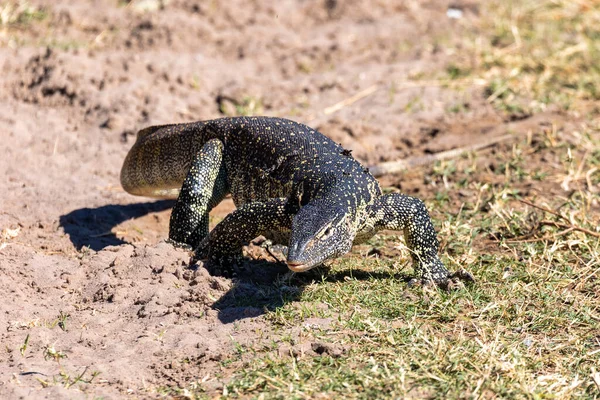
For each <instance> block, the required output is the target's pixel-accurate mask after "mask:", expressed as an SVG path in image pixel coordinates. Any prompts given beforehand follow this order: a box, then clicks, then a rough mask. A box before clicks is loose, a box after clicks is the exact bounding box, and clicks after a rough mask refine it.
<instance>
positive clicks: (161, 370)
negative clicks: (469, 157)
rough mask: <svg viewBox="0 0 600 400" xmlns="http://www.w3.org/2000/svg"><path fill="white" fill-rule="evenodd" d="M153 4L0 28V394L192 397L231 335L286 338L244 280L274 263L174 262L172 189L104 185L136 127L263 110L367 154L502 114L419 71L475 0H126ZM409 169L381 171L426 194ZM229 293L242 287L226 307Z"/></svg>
mask: <svg viewBox="0 0 600 400" xmlns="http://www.w3.org/2000/svg"><path fill="white" fill-rule="evenodd" d="M117 3H118V4H117ZM159 3H160V2H156V1H147V0H146V1H137V2H133V3H130V4H129V5H127V2H117V1H99V0H98V1H94V0H86V1H74V0H62V1H56V2H54V1H52V2H51V1H45V2H40V1H33V2H31V4H32V5H33V6H35V7H38V8H41V9H42V10H44V12H45V15H46V17H45V18H44V19H42V20H40V21H34V22H32V23H30V24H29V25H27V26H26V27H23V28H18V27H17V28H13V29H10V30H6V29H5V30H3V31H1V35H0V67H1V70H2V74H0V139H1V140H0V154H1V157H0V171H1V175H2V179H1V180H0V229H2V235H3V238H2V242H1V243H2V244H1V245H0V297H1V298H2V305H1V306H0V311H1V312H0V327H1V328H2V329H0V341H1V342H2V350H1V351H0V397H2V398H41V397H46V398H59V397H68V398H78V397H82V398H88V397H89V398H91V397H95V396H105V398H114V397H120V396H123V395H125V394H131V395H133V396H136V397H145V396H156V393H157V390H160V388H164V387H172V386H183V387H185V386H186V385H189V384H190V382H192V381H194V380H198V379H200V380H203V382H204V385H205V386H206V387H207V388H208V395H209V396H212V395H216V394H220V393H221V391H222V387H223V383H226V382H227V379H228V377H229V376H230V375H231V373H232V371H234V370H235V367H236V366H235V365H233V366H230V367H224V366H223V365H222V364H221V363H220V360H222V358H223V356H224V355H225V354H227V353H228V352H231V351H234V346H235V343H236V342H237V343H243V344H250V345H253V346H254V345H255V346H260V345H261V343H266V342H270V343H273V342H274V343H278V340H279V339H278V338H279V337H280V336H281V335H289V334H292V335H295V334H297V331H295V330H294V328H289V329H288V328H281V329H279V330H278V331H277V332H275V331H273V328H272V325H271V324H270V323H268V321H265V318H264V310H263V305H264V302H263V304H261V301H260V296H258V297H257V295H256V294H252V293H253V292H256V291H257V289H258V288H259V285H261V284H262V285H263V286H260V288H262V289H264V288H265V287H267V288H268V284H269V282H272V281H275V280H278V279H283V278H282V276H283V275H284V273H285V268H281V266H277V265H273V264H269V265H267V264H264V263H263V264H264V265H263V264H260V265H261V267H260V268H254V269H252V270H250V269H249V270H248V271H247V273H246V274H242V275H243V276H240V277H238V278H235V279H233V280H232V279H228V278H223V277H219V276H211V275H210V274H209V273H208V272H207V271H206V270H205V269H204V268H202V266H199V267H197V268H192V269H189V268H188V260H189V255H188V254H187V253H186V252H184V251H181V250H177V249H175V248H173V247H172V246H170V245H168V244H166V243H164V239H165V237H166V235H167V231H168V220H169V212H170V211H169V207H170V206H171V205H172V203H170V202H165V201H163V202H155V201H152V200H149V199H143V198H135V197H133V196H130V195H128V194H127V193H125V192H124V191H123V190H122V189H121V188H120V185H119V170H120V167H121V163H122V161H123V158H124V156H125V154H126V153H127V151H128V149H129V148H130V147H131V145H132V143H133V140H134V135H135V132H136V131H137V130H138V129H141V128H143V127H145V126H148V125H151V124H161V123H171V122H181V121H192V120H202V119H210V118H216V117H220V116H223V115H224V114H234V113H237V112H254V113H256V114H266V115H275V116H281V117H287V118H292V119H295V120H297V121H300V122H304V123H307V124H310V125H311V126H314V127H317V128H319V130H321V131H322V132H323V133H325V134H327V135H329V136H330V137H332V138H333V139H334V140H336V141H338V142H340V143H342V144H343V145H344V146H345V147H347V148H349V149H352V150H353V151H354V153H353V154H354V155H355V156H356V157H357V158H359V159H361V160H362V161H364V162H365V163H367V164H372V163H376V162H379V161H384V160H393V159H397V158H404V157H408V156H411V155H421V154H425V153H431V152H437V151H441V150H447V149H450V148H453V147H456V146H460V145H464V144H468V143H472V142H474V141H477V140H481V139H485V138H487V137H490V136H493V135H496V134H502V133H505V132H506V131H507V130H508V125H507V124H509V123H511V121H507V120H506V118H503V117H501V116H499V115H498V114H497V113H496V112H495V111H494V110H493V108H492V107H491V106H490V105H488V103H487V102H486V101H485V94H484V93H483V90H482V88H480V87H478V86H476V85H473V86H470V87H468V88H467V89H465V90H462V91H456V90H450V89H447V88H445V87H443V85H439V84H436V82H435V77H436V73H439V72H440V71H442V72H443V71H444V69H445V68H446V66H447V65H449V63H451V62H452V60H453V57H454V55H455V52H456V49H457V48H460V33H461V32H462V30H463V29H465V28H464V26H465V25H468V24H469V21H471V20H475V19H476V18H477V13H478V8H477V5H476V4H472V3H460V2H458V3H457V2H452V3H453V4H454V6H458V7H461V8H462V9H463V11H464V14H463V18H462V20H461V21H456V20H452V19H449V18H448V17H447V15H446V10H447V8H448V5H449V3H448V2H445V1H431V2H411V1H406V2H403V1H391V0H390V1H386V0H379V1H376V2H363V1H344V2H342V1H339V2H338V1H335V0H328V1H323V0H303V1H300V0H284V1H277V2H275V1H269V2H263V1H242V0H232V1H227V2H217V1H212V2H211V1H194V0H173V1H170V2H163V3H164V5H163V6H162V7H159V8H158V9H155V10H152V9H150V10H143V8H144V7H146V8H152V7H153V6H154V5H156V4H159ZM91 10H93V11H91ZM428 77H431V79H429V80H428ZM416 78H419V80H416ZM430 81H431V82H430ZM419 82H420V83H419ZM423 82H424V83H423ZM428 82H430V83H428ZM357 94H358V97H362V98H360V99H358V100H356V101H353V96H355V95H357ZM344 101H345V102H344ZM340 102H343V103H340ZM336 105H337V106H336ZM455 105H458V106H460V107H461V109H462V110H463V112H461V113H452V112H450V111H449V108H451V107H452V106H455ZM522 117H523V116H518V115H516V116H514V118H512V119H514V120H520V119H521V118H522ZM517 123H522V124H529V125H530V126H529V127H531V126H532V125H536V124H538V123H540V121H539V120H523V121H517ZM527 128H528V126H526V125H523V126H521V125H514V126H513V128H512V129H517V130H523V131H526V130H527ZM410 179H412V180H410ZM410 179H409V180H408V181H403V182H402V183H400V184H398V183H397V182H396V183H397V185H398V186H401V187H403V189H404V190H406V191H408V192H410V193H419V195H421V196H423V197H425V198H426V197H427V195H428V191H427V190H428V189H427V188H426V187H423V181H422V177H413V178H410ZM230 209H231V205H230V204H225V205H223V206H222V207H221V208H220V210H217V212H216V214H217V215H224V214H225V213H226V212H227V211H228V210H230ZM265 283H266V285H267V286H264V284H265ZM262 289H261V290H262ZM299 290H301V288H300V287H296V286H293V285H292V286H290V287H289V291H290V293H291V295H290V298H292V299H293V297H294V293H297V292H298V291H299ZM245 295H248V296H250V297H251V298H252V299H254V300H255V301H254V302H253V303H252V304H249V305H247V306H239V302H238V301H234V300H235V299H239V298H240V296H245ZM314 322H315V323H316V324H318V323H327V321H314ZM25 344H26V346H25ZM310 345H311V344H310V343H309V347H310ZM317 345H318V344H317ZM184 358H187V359H188V360H191V361H190V362H189V363H186V364H185V365H182V364H181V363H179V362H178V361H177V360H182V359H184ZM80 375H81V379H80V381H78V382H74V381H75V379H76V378H77V377H78V376H80ZM92 378H93V380H91V383H86V382H89V381H90V379H92Z"/></svg>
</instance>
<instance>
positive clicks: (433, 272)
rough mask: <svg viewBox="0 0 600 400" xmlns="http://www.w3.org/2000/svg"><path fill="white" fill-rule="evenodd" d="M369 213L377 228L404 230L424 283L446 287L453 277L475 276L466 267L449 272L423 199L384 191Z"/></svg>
mask: <svg viewBox="0 0 600 400" xmlns="http://www.w3.org/2000/svg"><path fill="white" fill-rule="evenodd" d="M367 215H368V216H367V220H368V221H369V225H371V226H372V229H374V230H376V231H378V230H381V229H391V230H401V231H403V232H404V239H405V241H406V245H407V246H408V248H409V250H410V253H411V256H412V259H413V264H414V268H415V273H416V274H417V276H419V277H420V278H421V281H422V282H423V283H427V282H432V281H433V282H435V283H436V284H437V285H439V286H442V287H447V286H448V284H449V282H450V281H451V280H455V279H460V280H465V281H472V280H473V277H472V276H471V275H470V274H469V273H467V272H466V271H459V272H457V273H455V274H450V273H449V272H448V270H447V269H446V267H445V266H444V264H443V263H442V261H441V260H440V259H439V257H438V254H437V253H438V250H439V242H438V239H437V236H436V233H435V230H434V229H433V224H432V223H431V219H430V218H429V213H428V212H427V209H426V208H425V204H423V202H422V201H421V200H419V199H417V198H414V197H410V196H406V195H403V194H400V193H390V194H386V195H382V196H380V197H379V198H378V199H377V200H376V201H375V202H374V203H373V204H372V205H370V206H369V207H368V208H367Z"/></svg>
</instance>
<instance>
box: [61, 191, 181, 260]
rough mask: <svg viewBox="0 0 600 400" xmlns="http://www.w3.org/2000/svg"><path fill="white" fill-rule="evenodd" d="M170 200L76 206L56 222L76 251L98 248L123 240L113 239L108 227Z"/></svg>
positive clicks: (170, 204)
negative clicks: (91, 206) (89, 206)
mask: <svg viewBox="0 0 600 400" xmlns="http://www.w3.org/2000/svg"><path fill="white" fill-rule="evenodd" d="M174 204H175V202H174V201H173V200H160V201H155V202H143V203H142V202H140V203H133V204H127V205H115V204H108V205H105V206H100V207H95V208H87V207H85V208H79V209H77V210H73V211H71V212H70V213H68V214H65V215H61V216H60V218H59V225H60V226H61V227H62V228H63V229H64V231H65V233H67V234H68V235H69V238H70V239H71V242H72V243H73V244H74V245H75V247H76V248H77V250H81V248H83V247H85V246H87V247H89V248H90V249H92V250H95V251H99V250H102V249H103V248H105V247H107V246H116V245H120V244H125V243H127V242H126V241H124V240H122V239H119V238H117V236H116V235H115V234H114V233H112V232H111V229H112V228H114V227H115V226H117V225H119V224H120V223H121V222H124V221H127V220H129V219H132V218H138V217H142V216H144V215H146V214H149V213H152V212H158V211H163V210H166V209H168V208H171V207H173V205H174Z"/></svg>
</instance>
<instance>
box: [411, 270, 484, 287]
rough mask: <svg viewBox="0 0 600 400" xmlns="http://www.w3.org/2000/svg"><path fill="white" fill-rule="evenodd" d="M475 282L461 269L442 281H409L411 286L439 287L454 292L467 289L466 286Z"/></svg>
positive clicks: (426, 279)
mask: <svg viewBox="0 0 600 400" xmlns="http://www.w3.org/2000/svg"><path fill="white" fill-rule="evenodd" d="M473 282H475V278H474V277H473V275H472V274H471V273H470V272H468V271H467V270H465V269H459V270H458V271H456V272H454V273H453V274H449V275H448V276H446V277H444V278H442V279H437V280H436V279H430V278H422V279H417V278H412V279H411V280H410V281H408V285H409V286H417V285H420V286H423V287H433V286H437V287H439V288H440V289H442V290H446V291H452V290H458V289H462V288H464V287H465V284H468V283H473Z"/></svg>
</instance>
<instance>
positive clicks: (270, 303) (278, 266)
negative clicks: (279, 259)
mask: <svg viewBox="0 0 600 400" xmlns="http://www.w3.org/2000/svg"><path fill="white" fill-rule="evenodd" d="M204 268H206V269H207V270H208V271H209V273H210V274H211V275H213V276H223V274H221V273H220V271H216V270H214V269H213V268H212V267H211V266H210V265H205V266H204ZM390 278H392V279H398V280H403V281H405V282H407V283H408V282H409V281H410V280H411V278H412V276H411V275H409V274H405V273H400V272H394V271H390V272H386V271H379V272H368V271H362V270H356V269H346V270H342V271H336V272H330V271H328V269H327V268H315V269H312V270H310V271H307V272H303V273H301V274H293V273H290V271H289V270H288V268H287V266H286V265H285V264H284V263H272V262H267V261H255V260H246V261H245V262H244V265H243V266H242V267H241V269H240V270H238V271H237V273H236V275H235V276H234V277H233V278H232V280H233V286H232V287H231V289H230V290H229V291H228V292H227V293H225V294H224V295H223V296H221V298H219V299H218V300H217V301H216V302H215V303H214V304H213V305H212V306H211V308H213V309H214V310H216V311H217V312H218V318H219V320H220V321H221V322H223V323H231V322H235V321H238V320H241V319H244V318H251V317H258V316H260V315H263V314H265V313H266V312H268V311H275V310H277V309H279V308H281V307H283V306H285V305H286V304H287V303H291V302H294V301H297V300H300V298H301V295H302V292H303V291H304V289H305V287H306V286H308V285H311V284H313V283H315V282H323V283H328V282H329V283H335V282H341V281H346V280H348V279H354V280H359V281H364V280H370V279H390Z"/></svg>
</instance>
